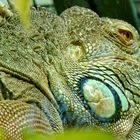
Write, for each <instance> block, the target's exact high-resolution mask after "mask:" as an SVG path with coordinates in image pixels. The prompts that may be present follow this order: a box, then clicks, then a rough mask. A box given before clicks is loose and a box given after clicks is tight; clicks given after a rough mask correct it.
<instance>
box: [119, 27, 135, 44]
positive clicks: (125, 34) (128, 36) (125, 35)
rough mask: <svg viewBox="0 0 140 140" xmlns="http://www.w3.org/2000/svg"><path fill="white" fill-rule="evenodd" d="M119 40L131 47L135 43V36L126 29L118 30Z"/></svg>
mask: <svg viewBox="0 0 140 140" xmlns="http://www.w3.org/2000/svg"><path fill="white" fill-rule="evenodd" d="M118 38H119V39H120V41H121V42H122V43H123V44H125V45H131V44H132V43H133V34H132V33H131V32H130V31H128V30H125V29H118Z"/></svg>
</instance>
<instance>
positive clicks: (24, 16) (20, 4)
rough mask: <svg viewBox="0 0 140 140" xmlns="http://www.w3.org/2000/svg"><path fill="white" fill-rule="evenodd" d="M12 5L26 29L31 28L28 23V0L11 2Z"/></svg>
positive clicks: (13, 0) (12, 0)
mask: <svg viewBox="0 0 140 140" xmlns="http://www.w3.org/2000/svg"><path fill="white" fill-rule="evenodd" d="M11 3H12V5H13V6H14V8H15V9H16V11H17V12H18V14H19V16H20V19H21V21H22V22H23V24H24V25H25V27H26V28H29V27H30V26H31V22H30V4H31V1H30V0H11Z"/></svg>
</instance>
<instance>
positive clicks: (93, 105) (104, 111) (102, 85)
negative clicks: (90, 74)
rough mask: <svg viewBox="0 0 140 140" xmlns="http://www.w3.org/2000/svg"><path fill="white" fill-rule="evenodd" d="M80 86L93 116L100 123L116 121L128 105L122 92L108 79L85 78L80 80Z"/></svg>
mask: <svg viewBox="0 0 140 140" xmlns="http://www.w3.org/2000/svg"><path fill="white" fill-rule="evenodd" d="M81 88H82V94H83V95H84V97H85V99H86V101H87V104H88V105H89V107H90V109H91V112H92V113H93V116H94V118H95V119H97V120H98V121H99V122H101V123H102V122H103V123H106V122H113V121H116V119H119V117H120V112H121V111H126V110H127V109H128V107H129V104H128V101H127V99H126V97H125V95H124V94H123V92H122V91H121V90H120V89H119V88H118V87H117V86H116V85H115V84H113V83H111V82H109V81H107V82H102V81H101V80H99V79H90V78H87V79H85V80H82V85H81Z"/></svg>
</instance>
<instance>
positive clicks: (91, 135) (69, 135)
mask: <svg viewBox="0 0 140 140" xmlns="http://www.w3.org/2000/svg"><path fill="white" fill-rule="evenodd" d="M24 136H25V137H24V140H78V139H80V140H88V139H91V140H117V139H116V137H114V136H113V135H111V134H109V133H105V132H102V131H99V130H89V129H88V130H84V131H78V130H68V131H66V132H65V133H64V134H57V135H56V134H55V135H52V136H48V135H42V134H35V133H28V132H26V134H25V135H24Z"/></svg>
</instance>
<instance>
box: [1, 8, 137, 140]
mask: <svg viewBox="0 0 140 140" xmlns="http://www.w3.org/2000/svg"><path fill="white" fill-rule="evenodd" d="M4 13H6V10H5V9H4V10H3V12H2V16H1V18H0V110H1V111H0V128H2V129H3V131H4V132H5V133H3V134H4V135H2V136H1V137H2V138H3V140H7V139H10V140H22V139H23V135H22V131H23V130H24V129H28V128H29V129H31V130H32V131H35V132H41V133H44V134H53V133H63V131H64V130H65V129H66V128H68V127H76V128H77V127H78V128H81V127H98V128H101V129H102V130H105V131H111V132H113V133H114V134H116V135H117V136H118V137H120V138H124V139H127V140H137V139H140V131H139V124H140V115H139V113H140V99H139V96H140V93H139V91H140V90H139V87H140V81H139V79H140V63H139V59H140V57H139V56H140V49H139V34H138V33H137V31H136V30H135V29H134V27H132V26H131V25H130V24H128V23H126V22H124V21H121V20H117V19H109V18H100V17H99V16H98V15H97V14H96V13H94V12H93V11H91V10H89V9H85V8H81V7H72V8H70V9H67V10H66V11H64V12H63V13H62V14H61V15H60V16H57V15H55V14H52V13H49V12H47V11H46V10H45V9H43V8H40V9H37V10H36V9H34V8H32V9H31V18H32V28H31V29H30V30H29V31H28V32H27V30H25V29H24V28H23V27H22V24H21V23H20V21H19V18H18V15H17V14H16V13H15V12H14V11H11V13H12V14H10V15H8V16H9V17H8V16H7V17H6V18H5V16H3V15H4Z"/></svg>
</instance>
